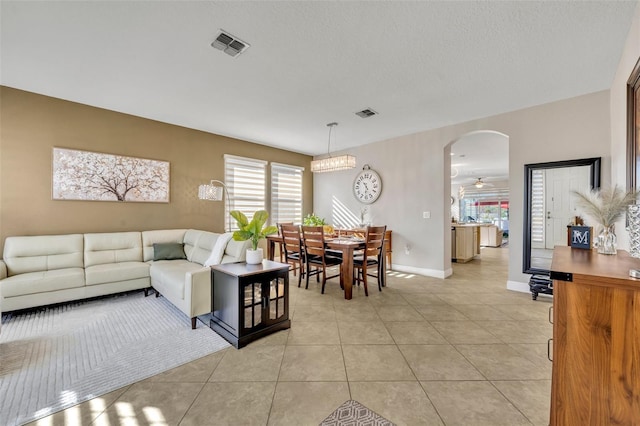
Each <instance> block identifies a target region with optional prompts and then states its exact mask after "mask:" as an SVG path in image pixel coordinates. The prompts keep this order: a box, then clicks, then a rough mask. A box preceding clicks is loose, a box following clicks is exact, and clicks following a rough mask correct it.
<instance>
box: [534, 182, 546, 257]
mask: <svg viewBox="0 0 640 426" xmlns="http://www.w3.org/2000/svg"><path fill="white" fill-rule="evenodd" d="M544 185H545V183H544V170H543V169H533V170H532V173H531V246H532V247H542V248H544V247H545V241H544V237H545V235H544V233H545V230H544V223H545V219H544Z"/></svg>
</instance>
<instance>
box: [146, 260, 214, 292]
mask: <svg viewBox="0 0 640 426" xmlns="http://www.w3.org/2000/svg"><path fill="white" fill-rule="evenodd" d="M200 269H202V265H199V264H197V263H194V262H189V261H188V260H159V261H157V262H153V263H152V264H151V270H150V275H151V285H152V286H153V287H154V288H155V289H156V290H158V291H160V293H162V294H164V295H165V296H166V297H167V298H168V299H169V300H171V299H179V300H183V299H184V286H185V280H186V274H187V272H193V271H198V270H200Z"/></svg>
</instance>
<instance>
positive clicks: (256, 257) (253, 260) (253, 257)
mask: <svg viewBox="0 0 640 426" xmlns="http://www.w3.org/2000/svg"><path fill="white" fill-rule="evenodd" d="M263 258H264V255H263V253H262V249H261V248H258V249H257V250H253V249H247V264H249V265H257V264H258V263H262V259H263Z"/></svg>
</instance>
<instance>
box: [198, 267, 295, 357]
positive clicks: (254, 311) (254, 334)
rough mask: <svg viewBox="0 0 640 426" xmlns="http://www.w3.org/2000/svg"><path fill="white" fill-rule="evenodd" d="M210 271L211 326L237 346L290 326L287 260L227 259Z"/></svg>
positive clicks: (239, 346)
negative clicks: (233, 261)
mask: <svg viewBox="0 0 640 426" xmlns="http://www.w3.org/2000/svg"><path fill="white" fill-rule="evenodd" d="M211 274H212V276H211V282H212V284H211V285H212V286H213V289H212V292H211V294H212V300H211V306H213V312H212V317H211V321H210V327H211V328H212V329H213V330H215V331H216V332H217V333H218V334H220V335H221V336H222V337H224V338H225V339H226V340H227V341H229V343H231V344H232V345H233V346H235V347H236V348H241V347H243V346H245V345H246V344H248V343H249V342H251V341H253V340H256V339H258V338H260V337H262V336H265V335H267V334H270V333H273V332H274V331H278V330H283V329H286V328H289V327H291V320H290V319H289V265H288V264H286V263H279V262H272V261H269V260H263V261H262V263H261V264H258V265H247V264H246V263H227V264H224V265H216V266H212V267H211Z"/></svg>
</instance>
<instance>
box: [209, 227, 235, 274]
mask: <svg viewBox="0 0 640 426" xmlns="http://www.w3.org/2000/svg"><path fill="white" fill-rule="evenodd" d="M231 238H233V232H225V233H224V234H222V235H220V236H219V237H218V239H217V240H216V242H215V244H214V245H213V249H211V255H209V258H208V259H207V260H206V261H205V262H204V266H211V265H219V264H220V262H222V257H223V256H224V250H225V249H226V248H227V244H228V243H229V241H230V240H231Z"/></svg>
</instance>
